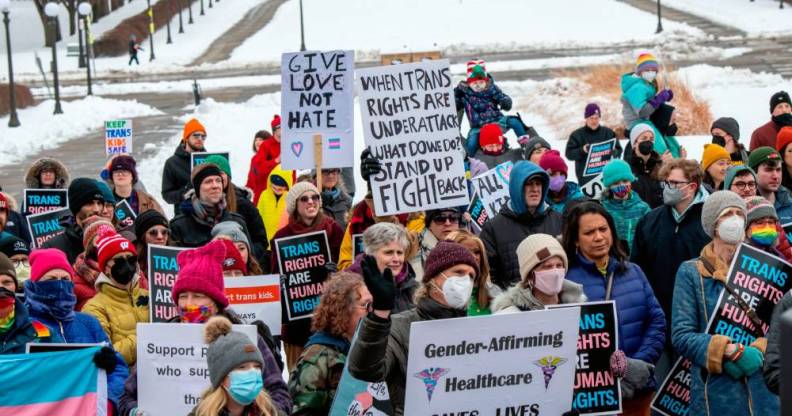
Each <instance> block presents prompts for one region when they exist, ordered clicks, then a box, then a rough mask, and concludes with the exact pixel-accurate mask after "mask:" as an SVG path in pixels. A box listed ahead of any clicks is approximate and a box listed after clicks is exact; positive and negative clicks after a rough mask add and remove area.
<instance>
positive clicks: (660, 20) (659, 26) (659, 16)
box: [655, 0, 663, 33]
mask: <svg viewBox="0 0 792 416" xmlns="http://www.w3.org/2000/svg"><path fill="white" fill-rule="evenodd" d="M662 31H663V18H662V14H661V12H660V0H657V30H656V31H655V33H660V32H662Z"/></svg>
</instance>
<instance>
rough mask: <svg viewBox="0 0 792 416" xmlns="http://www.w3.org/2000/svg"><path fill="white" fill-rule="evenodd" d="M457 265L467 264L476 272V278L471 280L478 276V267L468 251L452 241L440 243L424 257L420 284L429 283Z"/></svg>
mask: <svg viewBox="0 0 792 416" xmlns="http://www.w3.org/2000/svg"><path fill="white" fill-rule="evenodd" d="M457 264H467V265H468V266H470V267H472V268H473V269H475V270H476V276H473V278H474V279H475V278H476V277H477V276H478V274H479V265H478V263H477V262H476V258H475V257H473V254H472V253H471V252H470V250H468V249H467V248H465V246H463V245H462V244H459V243H455V242H453V241H440V242H439V243H437V245H436V246H435V248H433V249H432V251H430V252H429V255H428V256H426V262H425V263H424V275H423V280H422V282H424V283H427V282H429V281H430V280H432V278H434V277H436V276H438V275H440V273H442V272H443V271H445V270H446V269H448V268H450V267H453V266H456V265H457Z"/></svg>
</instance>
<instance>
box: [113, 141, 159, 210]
mask: <svg viewBox="0 0 792 416" xmlns="http://www.w3.org/2000/svg"><path fill="white" fill-rule="evenodd" d="M136 165H137V162H136V161H135V159H134V158H133V157H132V156H127V155H119V156H116V157H115V158H113V161H112V163H111V164H110V168H109V169H108V170H109V174H110V186H111V189H112V191H113V195H114V196H115V199H116V202H120V201H122V200H125V201H127V203H129V206H130V207H132V211H134V212H135V215H140V214H142V213H144V212H146V211H148V210H150V209H153V210H155V211H157V212H159V213H160V214H164V211H163V210H162V207H160V204H159V203H158V202H157V200H156V199H154V197H153V196H151V195H150V194H149V193H148V192H146V191H143V190H142V189H136V188H135V185H136V184H137V182H138V174H137V169H136V168H135V167H136Z"/></svg>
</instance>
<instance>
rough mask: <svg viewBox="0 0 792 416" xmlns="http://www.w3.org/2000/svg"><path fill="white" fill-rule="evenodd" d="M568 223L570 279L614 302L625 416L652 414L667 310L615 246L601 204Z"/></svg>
mask: <svg viewBox="0 0 792 416" xmlns="http://www.w3.org/2000/svg"><path fill="white" fill-rule="evenodd" d="M566 220H567V222H566V225H565V227H564V240H563V241H564V250H565V252H566V254H567V257H568V258H569V259H570V269H569V272H568V273H567V275H566V278H567V279H568V280H571V281H573V282H575V283H578V284H581V285H583V291H584V292H585V294H586V297H587V298H588V300H589V301H601V300H613V301H615V303H616V314H617V316H618V322H619V348H620V350H619V351H616V352H615V353H614V354H613V356H612V357H611V371H612V372H613V373H614V375H617V376H619V377H621V378H622V398H623V400H624V414H648V412H649V404H650V402H651V400H652V395H653V393H654V390H655V389H656V385H655V381H654V375H653V369H654V364H655V363H656V362H657V360H658V358H660V353H661V352H662V350H663V344H664V343H665V322H666V321H665V316H664V314H663V310H662V308H661V307H660V304H659V303H658V302H657V299H656V298H655V295H654V292H653V291H652V287H651V286H650V285H649V282H648V281H647V280H646V276H644V273H643V271H642V270H641V268H640V267H638V266H637V265H635V264H633V263H630V262H628V261H627V256H626V255H625V253H624V250H622V248H621V247H620V246H619V245H618V244H616V240H617V238H618V236H617V235H616V231H615V229H616V225H615V224H614V221H613V218H612V217H611V216H610V214H608V212H607V211H605V209H604V208H603V207H602V206H601V205H600V204H598V203H596V202H593V201H588V202H581V203H579V204H577V205H575V206H574V207H572V209H570V211H569V213H568V217H567V218H566Z"/></svg>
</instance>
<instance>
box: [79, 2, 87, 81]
mask: <svg viewBox="0 0 792 416" xmlns="http://www.w3.org/2000/svg"><path fill="white" fill-rule="evenodd" d="M78 9H79V7H78ZM77 14H79V10H78V11H77ZM80 19H82V15H80ZM82 33H83V31H82V26H80V24H79V23H78V24H77V42H78V43H79V45H80V54H79V56H78V57H77V68H85V55H84V53H85V48H83V34H82ZM86 46H88V45H86Z"/></svg>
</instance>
